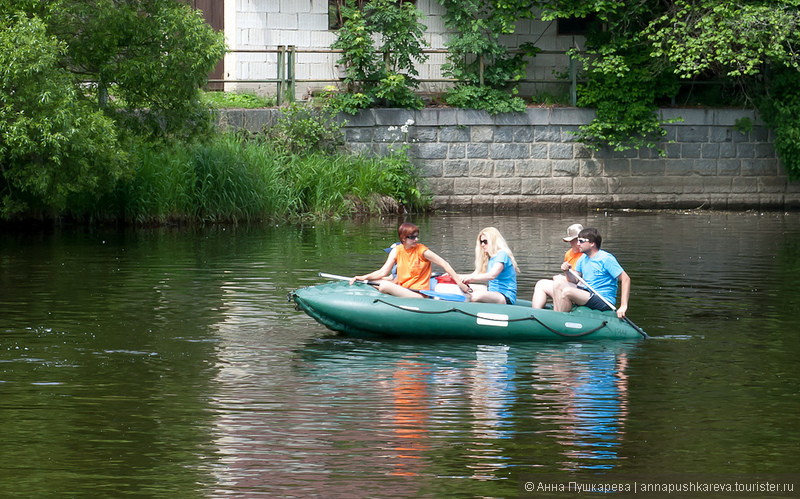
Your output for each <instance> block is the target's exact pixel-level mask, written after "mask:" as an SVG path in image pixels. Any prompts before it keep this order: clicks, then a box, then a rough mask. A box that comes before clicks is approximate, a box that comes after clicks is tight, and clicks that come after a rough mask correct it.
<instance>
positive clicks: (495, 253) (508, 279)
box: [462, 227, 519, 305]
mask: <svg viewBox="0 0 800 499" xmlns="http://www.w3.org/2000/svg"><path fill="white" fill-rule="evenodd" d="M518 273H519V267H517V261H516V260H515V259H514V254H513V253H512V252H511V248H509V247H508V243H506V240H505V239H504V238H503V236H502V235H501V234H500V231H499V230H497V229H495V228H494V227H486V228H485V229H483V230H482V231H481V232H480V234H478V240H477V242H476V244H475V271H474V272H473V273H471V274H468V275H465V276H462V280H463V281H464V282H466V283H469V282H471V281H484V282H488V283H489V284H488V286H473V291H472V296H471V298H470V301H479V302H486V303H505V304H509V305H513V304H514V303H515V302H516V301H517V274H518Z"/></svg>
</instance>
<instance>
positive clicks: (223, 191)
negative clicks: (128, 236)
mask: <svg viewBox="0 0 800 499" xmlns="http://www.w3.org/2000/svg"><path fill="white" fill-rule="evenodd" d="M131 160H132V161H133V162H134V164H135V165H136V169H135V173H134V175H133V177H132V178H131V179H129V180H127V181H125V182H122V183H121V184H120V185H119V186H118V188H117V190H116V192H115V200H114V201H113V202H112V203H108V204H107V205H108V206H116V207H117V208H116V209H117V210H118V211H119V213H120V214H121V216H122V218H124V220H125V221H127V222H135V223H140V224H152V223H167V222H180V221H187V222H233V223H236V222H248V221H259V220H270V219H288V218H294V217H342V216H347V215H350V214H353V213H356V212H365V211H366V212H372V213H375V212H379V211H381V210H385V209H386V207H387V206H389V207H394V209H397V208H398V207H400V209H408V210H417V209H420V208H424V207H425V205H426V204H427V202H428V199H427V197H426V196H425V195H424V194H423V193H422V190H421V189H420V187H419V184H420V182H421V179H420V177H419V174H418V172H417V171H416V169H415V168H414V167H413V166H412V165H411V164H410V162H409V161H408V159H407V157H406V156H405V154H403V153H397V154H395V155H393V156H389V157H385V158H377V157H365V156H356V155H350V154H346V153H332V154H331V153H323V152H308V153H306V154H302V155H300V154H292V153H289V152H285V150H284V151H283V152H282V150H281V149H280V148H277V147H271V146H270V144H269V143H267V142H261V141H252V140H247V139H245V138H243V137H242V136H241V135H236V134H234V133H225V134H219V135H216V136H214V137H212V138H211V139H209V140H207V141H204V142H198V143H192V144H170V145H161V146H157V147H156V146H152V145H149V146H143V145H142V146H138V147H136V148H135V149H134V150H133V151H132V154H131ZM389 198H390V199H392V200H394V202H387V199H389ZM390 209H391V208H390Z"/></svg>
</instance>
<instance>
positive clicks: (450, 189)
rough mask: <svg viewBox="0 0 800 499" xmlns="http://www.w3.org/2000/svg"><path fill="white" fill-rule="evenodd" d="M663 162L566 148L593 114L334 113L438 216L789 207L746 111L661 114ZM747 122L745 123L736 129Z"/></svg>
mask: <svg viewBox="0 0 800 499" xmlns="http://www.w3.org/2000/svg"><path fill="white" fill-rule="evenodd" d="M272 112H274V111H273V110H251V111H242V110H239V111H236V110H228V111H226V112H224V113H223V114H222V115H221V123H223V124H227V125H229V126H234V127H245V128H248V129H251V130H258V129H260V128H261V127H262V126H263V124H264V123H267V122H268V121H269V119H270V118H269V116H270V113H272ZM661 115H662V117H663V118H664V119H670V118H676V117H681V118H683V122H680V123H675V124H671V125H667V126H666V129H667V136H666V142H665V144H664V151H665V155H664V156H659V155H658V154H656V153H655V152H653V151H651V150H647V149H645V150H638V151H637V150H634V151H623V152H614V151H610V150H600V151H593V150H591V149H589V148H587V147H586V146H585V145H583V144H581V143H579V142H577V141H576V140H575V135H574V132H576V131H578V128H579V127H580V126H581V125H583V124H588V123H589V122H590V121H591V120H592V119H593V117H594V112H593V111H591V110H586V109H576V108H531V109H528V110H527V111H526V112H523V113H509V114H502V115H495V116H491V115H489V114H488V113H486V112H483V111H475V110H463V109H444V108H442V109H436V108H433V109H423V110H420V111H410V110H402V109H371V110H365V111H362V112H361V113H359V114H358V115H356V116H344V117H343V119H345V120H346V121H347V123H346V125H345V127H344V130H345V137H346V141H347V144H348V146H349V147H350V148H351V149H352V150H354V151H361V152H365V153H370V154H385V153H386V152H387V151H388V150H389V149H391V148H397V147H400V146H402V145H404V144H406V145H408V147H409V154H410V155H411V158H412V162H413V163H414V164H415V165H417V166H418V167H419V168H420V169H421V172H422V175H423V177H424V178H425V179H426V181H427V183H428V185H429V188H430V191H431V192H432V194H433V195H434V205H435V207H436V208H439V209H450V210H466V209H469V210H479V211H487V210H493V211H527V210H531V211H533V210H539V211H541V210H547V211H584V210H588V209H596V208H601V209H602V208H611V209H624V208H632V209H633V208H640V209H691V208H700V207H702V208H709V209H722V210H724V209H731V210H740V209H798V208H800V182H796V181H790V180H789V179H788V177H787V175H786V173H785V172H784V170H783V167H782V165H781V163H780V161H779V159H778V158H777V156H776V154H775V150H774V148H773V146H772V141H773V134H772V132H771V131H770V130H769V129H768V128H766V127H765V126H764V125H763V123H761V122H759V121H758V118H757V116H756V115H755V113H754V112H753V111H750V110H728V109H715V110H711V109H709V110H703V109H664V110H662V111H661ZM744 118H747V119H749V120H750V121H751V122H752V123H754V126H753V127H752V129H751V130H750V131H739V130H738V129H737V128H739V129H741V127H737V126H736V123H737V121H738V120H741V119H744Z"/></svg>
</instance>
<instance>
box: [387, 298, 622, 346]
mask: <svg viewBox="0 0 800 499" xmlns="http://www.w3.org/2000/svg"><path fill="white" fill-rule="evenodd" d="M372 303H383V304H384V305H389V306H390V307H395V308H399V309H402V310H405V311H407V312H414V313H417V314H432V315H435V314H446V313H449V312H458V313H460V314H464V315H466V316H468V317H472V318H475V319H481V317H480V316H478V315H475V314H471V313H469V312H465V311H463V310H460V309H458V308H450V309H447V310H411V309H408V308H406V307H403V306H401V305H395V304H394V303H389V302H388V301H384V300H381V299H380V298H375V300H374V301H373V302H372ZM530 320H533V321H536V322H538V323H539V324H541V325H542V326H544V328H545V329H547V330H548V331H550V332H551V333H553V334H557V335H559V336H563V337H565V338H580V337H581V336H588V335H590V334H592V333H594V332H597V331H599V330H601V329H603V328H604V327H606V325H607V324H608V321H603V323H602V324H600V325H599V326H597V327H596V328H594V329H592V330H591V331H584V332H581V333H577V334H565V333H562V332H561V331H558V330H556V329H553V328H551V327H550V326H548V325H547V324H545V323H544V322H542V321H541V320H539V318H538V317H536V316H535V315H531V316H530V317H520V318H519V319H506V321H505V322H522V321H530Z"/></svg>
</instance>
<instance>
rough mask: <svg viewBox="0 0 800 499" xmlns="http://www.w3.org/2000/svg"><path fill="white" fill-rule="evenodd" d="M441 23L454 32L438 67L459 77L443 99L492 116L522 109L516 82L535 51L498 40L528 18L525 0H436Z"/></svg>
mask: <svg viewBox="0 0 800 499" xmlns="http://www.w3.org/2000/svg"><path fill="white" fill-rule="evenodd" d="M439 2H440V3H441V4H442V5H443V6H444V7H445V9H446V13H445V16H444V20H445V25H446V26H447V27H448V28H449V29H450V30H451V31H452V33H451V35H450V37H449V39H448V41H447V43H446V45H447V48H448V62H447V64H445V65H444V66H443V67H442V69H443V71H444V74H445V75H446V76H448V77H451V78H454V79H456V80H458V81H459V83H457V84H456V85H455V87H454V88H453V89H452V90H451V91H449V92H448V95H447V96H446V101H447V103H448V104H450V105H452V106H456V107H466V108H473V109H485V110H487V111H488V112H490V113H492V114H495V113H500V112H510V111H523V110H524V109H525V102H524V101H523V100H522V99H521V98H519V97H517V93H518V91H517V88H516V83H517V82H518V81H519V80H521V79H522V78H524V76H525V74H526V68H527V65H528V62H529V60H530V58H532V57H534V56H535V55H536V54H537V53H538V52H539V49H538V48H536V47H534V46H533V44H531V43H525V44H523V45H522V46H521V47H519V50H517V51H514V52H512V51H511V50H510V49H509V48H508V47H507V46H506V45H504V44H503V43H502V42H501V37H503V36H504V35H510V34H512V33H513V32H514V30H515V29H516V23H517V21H518V20H519V19H521V18H526V17H527V18H532V17H533V11H532V9H531V2H530V1H528V0H439Z"/></svg>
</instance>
